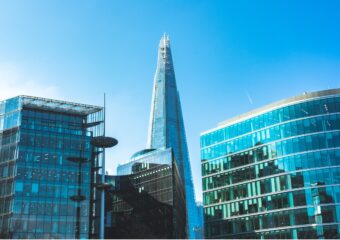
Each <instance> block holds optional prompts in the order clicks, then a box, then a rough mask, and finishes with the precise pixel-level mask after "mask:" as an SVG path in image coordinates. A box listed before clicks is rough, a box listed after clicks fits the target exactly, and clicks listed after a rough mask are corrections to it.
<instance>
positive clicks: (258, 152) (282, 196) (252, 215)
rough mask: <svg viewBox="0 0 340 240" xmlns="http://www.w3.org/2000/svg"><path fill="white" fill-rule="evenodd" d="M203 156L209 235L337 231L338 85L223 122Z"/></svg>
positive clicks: (324, 235) (316, 235) (206, 136)
mask: <svg viewBox="0 0 340 240" xmlns="http://www.w3.org/2000/svg"><path fill="white" fill-rule="evenodd" d="M201 157H202V175H203V176H202V178H203V202H204V218H205V231H204V233H205V236H206V237H207V238H232V239H240V238H241V239H245V238H252V239H255V238H261V239H291V238H292V239H298V238H299V239H306V238H312V239H329V238H335V239H339V238H340V228H339V227H340V224H339V222H340V205H339V204H340V89H330V90H325V91H319V92H313V93H304V94H303V95H300V96H296V97H292V98H288V99H284V100H282V101H279V102H276V103H273V104H270V105H267V106H264V107H262V108H260V109H257V110H253V111H251V112H248V113H245V114H242V115H240V116H237V117H235V118H232V119H230V120H227V121H225V122H222V123H221V124H220V125H219V126H218V127H216V128H214V129H212V130H209V131H206V132H204V133H203V134H202V135H201Z"/></svg>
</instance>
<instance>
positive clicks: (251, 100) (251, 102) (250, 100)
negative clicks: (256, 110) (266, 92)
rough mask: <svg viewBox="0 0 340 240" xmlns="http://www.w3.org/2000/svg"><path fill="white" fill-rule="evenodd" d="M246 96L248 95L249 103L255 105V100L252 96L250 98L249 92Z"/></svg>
mask: <svg viewBox="0 0 340 240" xmlns="http://www.w3.org/2000/svg"><path fill="white" fill-rule="evenodd" d="M246 95H247V97H248V100H249V103H250V104H251V105H253V103H254V102H253V99H252V98H251V96H250V94H249V93H248V91H246Z"/></svg>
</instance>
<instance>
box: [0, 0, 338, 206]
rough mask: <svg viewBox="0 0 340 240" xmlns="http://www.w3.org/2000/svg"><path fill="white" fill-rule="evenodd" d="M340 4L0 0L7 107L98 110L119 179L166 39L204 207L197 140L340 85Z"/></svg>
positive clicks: (141, 127) (1, 86)
mask: <svg viewBox="0 0 340 240" xmlns="http://www.w3.org/2000/svg"><path fill="white" fill-rule="evenodd" d="M339 12H340V1H278V0H277V1H261V0H256V1H255V0H254V1H208V0H206V1H200V0H197V1H189V0H188V1H174V0H171V1H170V0H169V1H165V0H164V1H154V0H143V1H129V0H121V1H104V0H103V1H83V0H82V1H60V0H58V1H53V0H49V1H44V0H43V1H29V0H24V1H16V0H11V1H9V0H8V1H5V0H1V1H0V98H1V99H3V98H6V97H10V96H14V95H17V94H27V95H37V96H43V97H52V98H58V99H63V100H70V101H77V102H82V103H88V104H102V95H103V92H106V94H107V105H108V106H107V107H108V116H107V128H108V130H107V132H108V135H111V136H114V137H116V138H117V139H118V140H119V145H117V147H116V148H115V149H112V150H109V151H108V154H107V168H109V169H111V170H112V171H113V172H114V170H115V168H116V166H117V164H118V163H119V162H124V161H127V160H128V159H129V157H130V156H131V155H132V154H133V153H134V152H136V151H138V150H140V149H143V148H145V145H146V139H147V127H148V121H149V112H150V104H151V95H152V83H153V77H154V72H155V70H156V61H157V46H158V42H159V39H160V37H161V36H162V34H163V33H164V32H167V33H169V34H170V39H171V46H172V54H173V59H174V65H175V72H176V77H177V84H178V88H179V91H180V96H181V101H182V109H183V115H184V121H185V125H186V132H187V139H188V144H189V151H190V156H191V164H192V168H193V176H194V183H195V187H196V197H197V200H201V199H202V196H201V194H202V191H201V176H200V154H199V135H200V132H202V131H205V130H208V129H210V128H213V127H215V126H216V124H217V123H218V122H220V121H223V120H225V119H227V118H230V117H233V116H235V115H238V114H241V113H243V112H246V111H249V110H252V109H254V108H257V107H260V106H262V105H264V104H268V103H271V102H273V101H276V100H280V99H282V98H286V97H290V96H294V95H298V94H301V93H302V92H304V91H315V90H321V89H328V88H337V87H340V44H339V43H340V31H339V29H340V17H339Z"/></svg>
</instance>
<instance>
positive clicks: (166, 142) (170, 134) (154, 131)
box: [148, 35, 200, 238]
mask: <svg viewBox="0 0 340 240" xmlns="http://www.w3.org/2000/svg"><path fill="white" fill-rule="evenodd" d="M148 148H150V149H159V148H160V149H166V148H172V149H173V151H174V155H175V159H176V161H177V166H178V169H179V172H180V176H181V178H182V180H183V185H184V189H185V199H186V209H187V210H186V211H187V219H188V221H187V233H188V237H189V238H195V236H196V235H195V229H196V228H197V226H199V224H200V219H199V216H198V215H197V207H196V203H195V195H194V186H193V182H192V173H191V167H190V161H189V154H188V146H187V142H186V136H185V129H184V122H183V116H182V109H181V102H180V98H179V93H178V91H177V86H176V78H175V71H174V66H173V61H172V55H171V48H170V40H169V36H167V35H164V36H163V37H162V39H161V41H160V43H159V49H158V64H157V70H156V74H155V78H154V87H153V96H152V103H151V114H150V126H149V138H148Z"/></svg>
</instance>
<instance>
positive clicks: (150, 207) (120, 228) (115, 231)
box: [105, 149, 186, 239]
mask: <svg viewBox="0 0 340 240" xmlns="http://www.w3.org/2000/svg"><path fill="white" fill-rule="evenodd" d="M117 174H118V175H117V176H107V183H110V184H111V185H112V188H111V189H109V190H107V193H106V195H107V196H109V194H111V198H112V200H111V203H112V205H111V206H107V217H106V222H107V228H106V235H105V237H106V238H129V239H134V238H143V239H147V238H177V239H178V238H185V237H186V225H185V219H186V217H185V200H184V189H183V185H182V183H181V178H180V175H179V171H178V168H177V165H176V161H175V158H174V154H173V151H172V149H165V150H160V149H159V150H155V149H147V150H142V151H140V152H138V153H136V154H134V155H133V156H132V157H131V159H130V161H129V162H128V163H126V164H122V165H120V166H119V167H118V169H117Z"/></svg>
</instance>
